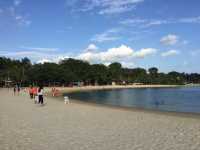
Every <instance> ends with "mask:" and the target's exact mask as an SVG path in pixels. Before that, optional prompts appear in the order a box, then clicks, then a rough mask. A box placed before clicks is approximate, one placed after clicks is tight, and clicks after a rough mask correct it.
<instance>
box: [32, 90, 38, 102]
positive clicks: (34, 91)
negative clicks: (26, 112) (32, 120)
mask: <svg viewBox="0 0 200 150" xmlns="http://www.w3.org/2000/svg"><path fill="white" fill-rule="evenodd" d="M37 94H38V89H37V87H34V88H33V98H34V101H35V103H37V101H38V100H37V99H38V95H37Z"/></svg>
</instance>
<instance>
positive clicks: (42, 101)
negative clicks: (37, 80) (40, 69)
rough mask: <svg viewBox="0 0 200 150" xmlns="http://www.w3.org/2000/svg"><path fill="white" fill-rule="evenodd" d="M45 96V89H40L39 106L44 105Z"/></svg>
mask: <svg viewBox="0 0 200 150" xmlns="http://www.w3.org/2000/svg"><path fill="white" fill-rule="evenodd" d="M43 94H44V90H43V87H41V86H40V87H39V89H38V99H39V104H41V105H43V103H44V97H43Z"/></svg>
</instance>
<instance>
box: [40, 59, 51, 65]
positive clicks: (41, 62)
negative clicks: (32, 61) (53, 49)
mask: <svg viewBox="0 0 200 150" xmlns="http://www.w3.org/2000/svg"><path fill="white" fill-rule="evenodd" d="M52 62H53V61H52V60H49V59H41V60H39V61H37V62H36V63H37V64H44V63H52Z"/></svg>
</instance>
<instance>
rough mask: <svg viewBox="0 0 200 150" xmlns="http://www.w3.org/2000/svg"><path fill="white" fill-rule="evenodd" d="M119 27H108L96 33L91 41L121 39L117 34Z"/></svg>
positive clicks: (119, 30)
mask: <svg viewBox="0 0 200 150" xmlns="http://www.w3.org/2000/svg"><path fill="white" fill-rule="evenodd" d="M121 30H122V29H121V28H112V29H109V30H107V31H105V32H103V33H101V34H96V35H95V36H94V37H93V38H92V39H91V41H93V42H99V43H102V42H108V41H117V40H119V39H121V37H120V36H119V35H118V34H119V33H120V32H121Z"/></svg>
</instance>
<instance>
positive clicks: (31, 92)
mask: <svg viewBox="0 0 200 150" xmlns="http://www.w3.org/2000/svg"><path fill="white" fill-rule="evenodd" d="M29 95H30V98H31V99H33V86H32V85H31V86H30V88H29Z"/></svg>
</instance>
